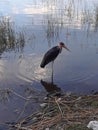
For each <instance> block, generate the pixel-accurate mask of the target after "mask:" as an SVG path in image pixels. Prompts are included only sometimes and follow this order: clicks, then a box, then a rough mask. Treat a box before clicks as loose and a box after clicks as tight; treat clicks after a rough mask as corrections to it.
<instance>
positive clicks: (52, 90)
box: [40, 80, 62, 96]
mask: <svg viewBox="0 0 98 130" xmlns="http://www.w3.org/2000/svg"><path fill="white" fill-rule="evenodd" d="M40 82H41V84H42V86H43V87H44V88H45V90H46V91H47V92H48V94H47V96H61V93H62V91H61V88H60V87H58V86H57V85H56V84H54V83H53V82H46V81H43V80H41V81H40Z"/></svg>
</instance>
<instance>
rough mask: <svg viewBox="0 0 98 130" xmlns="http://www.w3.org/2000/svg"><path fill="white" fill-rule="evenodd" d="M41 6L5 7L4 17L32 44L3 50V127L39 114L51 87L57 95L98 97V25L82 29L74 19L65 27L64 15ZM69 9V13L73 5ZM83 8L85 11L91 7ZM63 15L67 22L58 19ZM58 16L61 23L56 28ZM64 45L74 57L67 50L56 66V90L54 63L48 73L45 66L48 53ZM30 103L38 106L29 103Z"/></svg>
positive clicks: (5, 4) (3, 4) (0, 79)
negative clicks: (43, 62)
mask: <svg viewBox="0 0 98 130" xmlns="http://www.w3.org/2000/svg"><path fill="white" fill-rule="evenodd" d="M41 2H42V1H40V2H39V1H37V0H35V1H33V0H29V1H27V0H25V1H24V3H21V2H20V1H18V0H17V2H16V1H13V2H12V1H10V0H3V1H0V7H1V8H0V12H1V16H4V17H7V18H8V17H9V18H10V21H11V22H12V23H15V29H17V30H18V31H23V32H24V37H25V39H26V40H25V44H23V45H21V44H20V46H18V45H17V46H18V47H17V46H16V47H14V48H12V49H8V46H6V48H5V49H3V50H2V49H0V54H1V55H0V57H1V58H0V95H1V98H0V108H1V109H0V123H2V122H10V121H18V120H19V119H21V118H23V117H26V116H27V115H29V114H30V113H32V112H34V111H35V110H36V108H38V102H39V100H40V99H41V98H43V97H44V96H46V95H47V94H48V93H50V92H51V91H52V90H51V89H49V87H50V86H51V88H52V89H53V91H54V90H57V91H64V92H70V91H71V92H75V93H77V94H87V93H89V94H91V93H95V92H97V91H98V86H97V76H98V71H97V67H98V60H97V56H98V32H97V30H96V29H95V28H94V23H93V24H91V23H90V22H87V23H85V24H81V22H80V21H79V20H77V19H74V20H72V18H73V17H72V18H70V20H69V17H68V19H67V20H66V23H64V21H65V19H64V18H65V17H64V14H63V15H62V13H63V12H61V11H60V12H56V11H54V9H55V10H57V9H60V7H59V8H56V7H57V5H58V4H56V7H55V3H54V6H53V7H51V6H49V7H48V6H46V3H45V2H44V1H43V3H42V4H41ZM64 2H65V1H64ZM70 2H72V1H71V0H70ZM92 2H94V3H97V1H96V0H95V1H92V0H91V1H90V2H89V6H88V5H87V8H88V9H89V8H91V6H92V4H91V3H92ZM50 3H51V2H50ZM50 3H48V4H50ZM57 3H58V1H57ZM66 4H67V5H68V7H69V5H70V3H66ZM76 5H77V3H76ZM78 5H79V3H78ZM82 5H83V8H82V10H83V9H84V7H85V6H84V5H85V4H83V3H82ZM39 7H40V8H39ZM46 7H47V8H46ZM61 7H62V6H61ZM74 7H77V6H74ZM62 8H63V9H64V7H62ZM62 8H61V9H62ZM72 8H73V6H72ZM93 8H94V7H93ZM93 8H92V10H93ZM52 9H53V14H52V15H51V11H52ZM55 12H56V13H55ZM78 12H80V10H79V11H78ZM58 13H61V14H60V16H63V17H60V18H61V19H58V16H59V15H58ZM67 13H68V12H67ZM69 13H70V12H69ZM75 13H76V12H75ZM55 15H56V18H55V19H56V20H59V22H57V21H55V22H54V20H55V19H54V16H55ZM78 15H79V14H78ZM69 16H70V15H69ZM70 17H71V16H70ZM88 19H89V18H88ZM61 20H62V21H61ZM75 20H77V21H75ZM71 22H72V23H71ZM59 41H63V42H64V43H65V44H66V46H67V47H68V48H69V49H70V50H71V52H68V51H66V50H64V49H63V50H62V53H61V54H60V55H59V56H58V58H57V59H56V60H55V62H54V76H53V82H54V84H51V73H52V70H51V63H50V64H49V65H47V66H46V67H45V68H44V69H42V68H40V63H41V60H42V57H43V55H44V53H45V52H46V51H47V50H48V49H50V48H51V47H53V46H55V45H57V44H58V42H59ZM42 80H43V81H44V83H42ZM49 83H50V84H49ZM45 85H46V86H45ZM27 98H33V100H29V101H27V100H26V99H27ZM8 117H10V118H8Z"/></svg>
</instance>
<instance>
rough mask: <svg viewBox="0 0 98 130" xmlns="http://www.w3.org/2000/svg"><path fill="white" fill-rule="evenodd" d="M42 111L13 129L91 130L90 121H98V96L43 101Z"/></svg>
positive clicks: (51, 98) (50, 98) (67, 97)
mask: <svg viewBox="0 0 98 130" xmlns="http://www.w3.org/2000/svg"><path fill="white" fill-rule="evenodd" d="M40 106H41V109H40V110H39V111H38V112H36V113H32V115H30V116H29V117H27V118H25V119H22V120H21V121H20V122H18V123H17V124H15V125H14V126H13V127H14V128H18V129H19V130H89V129H88V128H87V125H88V123H89V121H92V120H98V94H96V95H86V96H77V95H74V94H69V95H68V94H65V95H63V96H61V97H49V98H47V99H43V101H42V103H41V104H40Z"/></svg>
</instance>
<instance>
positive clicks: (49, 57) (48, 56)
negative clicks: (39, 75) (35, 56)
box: [40, 42, 70, 78]
mask: <svg viewBox="0 0 98 130" xmlns="http://www.w3.org/2000/svg"><path fill="white" fill-rule="evenodd" d="M62 48H65V49H66V50H68V51H70V50H69V49H68V48H67V47H66V46H65V44H64V43H63V42H60V43H59V45H58V46H55V47H53V48H51V49H50V50H48V51H47V52H46V53H45V55H44V57H43V59H42V62H41V64H40V67H41V68H44V67H45V66H46V65H47V64H48V63H50V62H52V78H53V63H54V60H55V59H56V58H57V56H58V55H59V54H60V53H61V52H62Z"/></svg>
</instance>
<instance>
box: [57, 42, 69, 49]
mask: <svg viewBox="0 0 98 130" xmlns="http://www.w3.org/2000/svg"><path fill="white" fill-rule="evenodd" d="M59 47H60V48H61V49H62V48H65V49H66V50H67V51H70V50H69V49H68V48H67V47H66V46H65V44H64V43H63V42H60V43H59Z"/></svg>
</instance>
